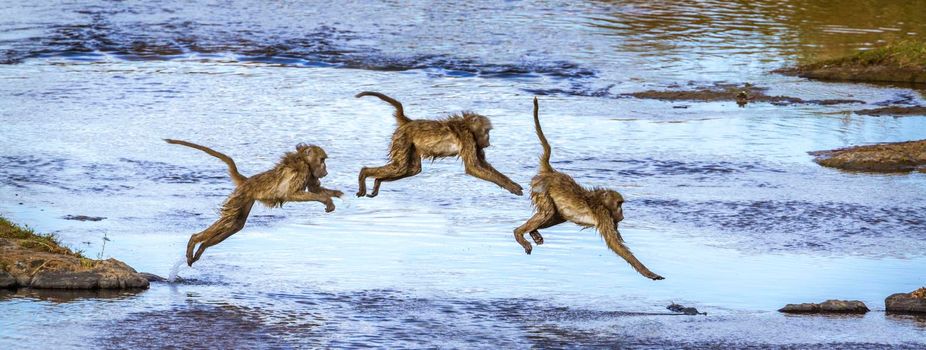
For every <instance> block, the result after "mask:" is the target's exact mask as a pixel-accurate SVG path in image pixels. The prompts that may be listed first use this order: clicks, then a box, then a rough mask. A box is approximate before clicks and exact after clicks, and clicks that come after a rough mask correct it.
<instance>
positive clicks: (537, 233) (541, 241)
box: [531, 230, 543, 245]
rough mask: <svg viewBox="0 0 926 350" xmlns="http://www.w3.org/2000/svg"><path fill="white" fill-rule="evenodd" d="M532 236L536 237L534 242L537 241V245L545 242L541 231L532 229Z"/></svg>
mask: <svg viewBox="0 0 926 350" xmlns="http://www.w3.org/2000/svg"><path fill="white" fill-rule="evenodd" d="M531 238H533V239H534V243H537V245H541V244H543V236H541V235H540V232H537V231H536V230H534V231H531Z"/></svg>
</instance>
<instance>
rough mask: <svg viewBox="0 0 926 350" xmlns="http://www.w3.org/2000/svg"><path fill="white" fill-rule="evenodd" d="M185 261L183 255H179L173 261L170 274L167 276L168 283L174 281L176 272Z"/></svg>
mask: <svg viewBox="0 0 926 350" xmlns="http://www.w3.org/2000/svg"><path fill="white" fill-rule="evenodd" d="M185 263H186V257H185V256H181V257H180V258H178V259H177V261H174V266H171V267H170V275H168V276H167V282H168V283H174V282H175V281H177V273H178V272H180V268H181V267H183V264H185Z"/></svg>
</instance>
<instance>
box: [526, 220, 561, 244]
mask: <svg viewBox="0 0 926 350" xmlns="http://www.w3.org/2000/svg"><path fill="white" fill-rule="evenodd" d="M564 222H566V219H563V217H562V216H560V215H559V213H554V214H553V217H551V218H550V220H547V221H546V222H544V223H542V224H540V227H538V228H537V229H535V230H533V231H531V232H530V234H531V238H532V239H533V240H534V243H537V245H541V244H543V236H541V235H540V231H538V230H539V229H542V228H547V227H553V226H556V225H559V224H562V223H564Z"/></svg>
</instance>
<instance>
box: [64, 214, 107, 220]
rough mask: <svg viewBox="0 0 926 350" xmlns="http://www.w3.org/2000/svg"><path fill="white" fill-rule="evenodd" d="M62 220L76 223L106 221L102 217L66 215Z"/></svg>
mask: <svg viewBox="0 0 926 350" xmlns="http://www.w3.org/2000/svg"><path fill="white" fill-rule="evenodd" d="M62 219H65V220H75V221H101V220H104V219H106V218H105V217H102V216H87V215H65V216H64V217H63V218H62Z"/></svg>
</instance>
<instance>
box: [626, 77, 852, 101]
mask: <svg viewBox="0 0 926 350" xmlns="http://www.w3.org/2000/svg"><path fill="white" fill-rule="evenodd" d="M767 91H768V88H767V87H760V86H752V85H748V84H745V85H735V84H725V83H717V84H714V86H710V87H699V88H695V89H692V90H647V91H641V92H632V93H627V94H622V95H621V96H625V97H634V98H641V99H654V100H662V101H694V102H724V101H729V102H736V103H737V104H740V105H746V104H748V103H756V102H764V103H770V104H773V105H776V106H787V105H799V104H813V105H823V106H828V105H838V104H854V103H859V104H860V103H865V101H860V100H856V99H846V98H835V99H803V98H799V97H793V96H781V95H774V96H773V95H768V94H767Z"/></svg>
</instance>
